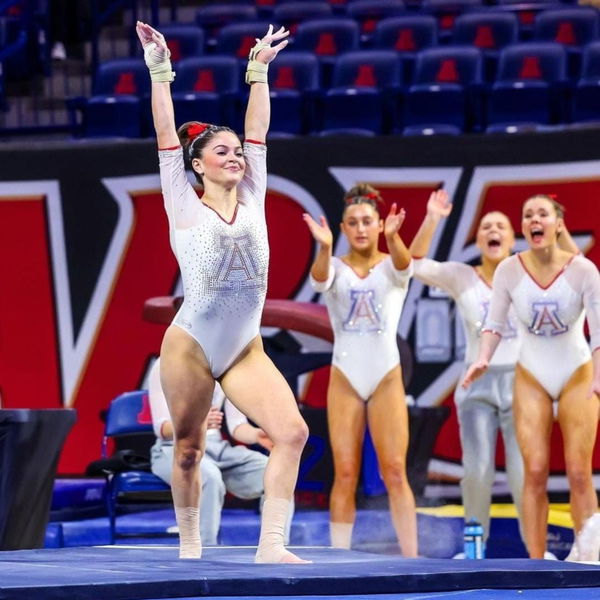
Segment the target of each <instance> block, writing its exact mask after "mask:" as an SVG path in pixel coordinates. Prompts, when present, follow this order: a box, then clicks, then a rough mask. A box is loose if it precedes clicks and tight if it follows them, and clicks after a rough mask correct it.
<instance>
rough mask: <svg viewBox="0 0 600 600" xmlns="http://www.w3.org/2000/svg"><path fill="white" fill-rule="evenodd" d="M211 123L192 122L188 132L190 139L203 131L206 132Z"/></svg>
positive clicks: (193, 138)
mask: <svg viewBox="0 0 600 600" xmlns="http://www.w3.org/2000/svg"><path fill="white" fill-rule="evenodd" d="M209 127H210V125H209V124H208V123H192V124H191V125H190V126H189V127H188V129H187V134H188V137H189V138H190V140H195V139H196V138H197V137H198V136H199V135H200V134H201V133H204V132H205V131H206V130H207V129H208V128H209Z"/></svg>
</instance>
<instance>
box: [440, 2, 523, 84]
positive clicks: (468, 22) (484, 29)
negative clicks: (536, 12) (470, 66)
mask: <svg viewBox="0 0 600 600" xmlns="http://www.w3.org/2000/svg"><path fill="white" fill-rule="evenodd" d="M518 36H519V20H518V18H517V16H516V15H515V14H514V13H507V12H487V11H476V12H471V13H465V14H463V15H459V16H458V17H457V18H456V20H455V22H454V29H453V30H452V43H453V44H471V45H473V46H475V47H476V48H479V49H480V50H481V51H482V53H483V57H484V61H485V64H484V73H485V79H486V80H487V81H493V80H494V79H495V78H496V70H497V66H498V57H499V55H500V50H501V49H502V48H504V46H508V45H509V44H515V43H516V42H517V41H518Z"/></svg>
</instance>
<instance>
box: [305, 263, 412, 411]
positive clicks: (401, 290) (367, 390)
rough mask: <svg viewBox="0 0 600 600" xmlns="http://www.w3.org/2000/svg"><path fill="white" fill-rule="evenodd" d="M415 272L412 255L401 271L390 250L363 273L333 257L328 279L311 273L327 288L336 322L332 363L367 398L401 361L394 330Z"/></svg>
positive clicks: (321, 287) (322, 288)
mask: <svg viewBox="0 0 600 600" xmlns="http://www.w3.org/2000/svg"><path fill="white" fill-rule="evenodd" d="M411 275H412V261H411V263H410V265H409V266H408V267H407V268H406V269H404V270H402V271H399V270H398V269H396V268H395V267H394V264H393V263H392V259H391V257H390V256H387V257H386V258H384V259H383V260H382V261H381V262H379V263H377V264H376V265H375V266H374V267H372V269H371V270H370V272H369V274H368V275H367V276H366V277H360V276H359V275H358V274H357V273H356V272H355V271H354V269H353V268H352V267H351V266H349V265H348V264H346V263H345V262H344V261H343V260H340V259H339V258H335V257H334V258H332V259H331V263H330V267H329V277H328V278H327V281H322V282H320V281H315V280H314V279H313V278H312V277H311V281H312V285H313V287H314V289H315V290H316V291H318V292H324V294H325V302H326V304H327V310H328V311H329V318H330V319H331V325H332V327H333V333H334V343H333V359H332V364H333V365H334V366H336V367H337V368H338V369H339V370H340V371H341V372H342V373H343V374H344V375H345V376H346V378H347V379H348V381H349V382H350V384H351V385H352V387H353V388H354V389H355V390H356V392H357V393H358V395H359V396H360V397H361V398H362V399H363V400H365V401H366V400H368V399H369V398H370V397H371V396H372V395H373V392H374V391H375V390H376V388H377V386H378V385H379V382H380V381H381V380H382V379H383V377H384V376H385V375H386V374H387V373H389V371H391V370H392V369H393V368H394V367H395V366H396V365H398V364H399V363H400V353H399V351H398V343H397V341H396V335H397V331H398V321H399V320H400V313H401V312H402V305H403V304H404V298H405V297H406V291H407V289H408V283H409V281H410V277H411Z"/></svg>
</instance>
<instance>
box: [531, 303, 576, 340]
mask: <svg viewBox="0 0 600 600" xmlns="http://www.w3.org/2000/svg"><path fill="white" fill-rule="evenodd" d="M531 309H532V312H533V320H532V322H531V325H530V326H529V327H528V329H529V331H530V332H531V333H533V334H535V335H559V334H561V333H565V331H568V329H569V326H568V325H565V324H564V323H563V322H562V321H561V320H560V317H559V316H558V302H533V303H532V304H531Z"/></svg>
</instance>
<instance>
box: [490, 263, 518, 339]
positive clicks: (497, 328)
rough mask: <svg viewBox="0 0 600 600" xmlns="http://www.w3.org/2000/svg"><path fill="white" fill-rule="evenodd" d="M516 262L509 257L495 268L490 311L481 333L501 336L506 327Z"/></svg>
mask: <svg viewBox="0 0 600 600" xmlns="http://www.w3.org/2000/svg"><path fill="white" fill-rule="evenodd" d="M517 260H518V258H517V257H516V256H511V257H510V258H507V259H505V260H504V261H503V262H501V263H500V264H499V265H498V267H496V272H495V273H494V280H493V283H492V299H491V301H490V310H489V313H488V315H487V318H486V320H485V323H484V324H483V328H482V331H491V332H492V333H495V334H497V335H500V336H501V335H502V331H504V329H505V327H506V320H507V318H508V310H509V308H510V304H511V297H510V290H511V289H514V287H515V285H516V283H517V281H515V278H514V277H513V276H512V275H513V273H514V270H515V266H518V265H517V263H516V261H517Z"/></svg>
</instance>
